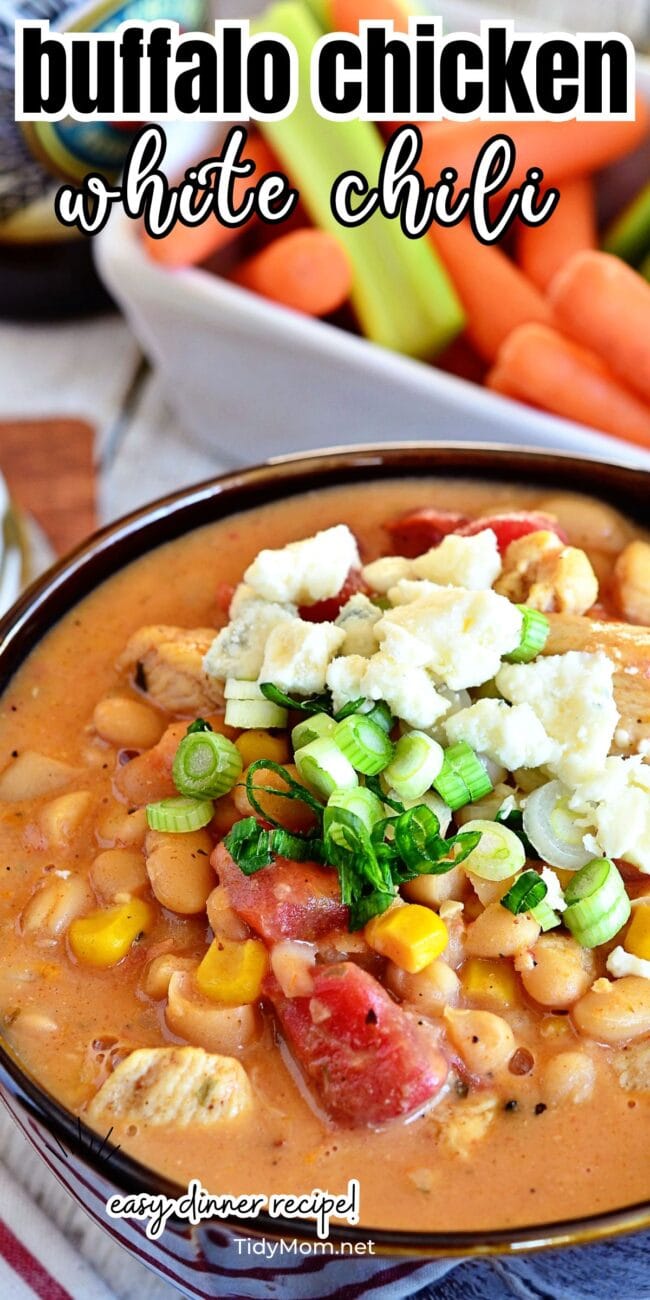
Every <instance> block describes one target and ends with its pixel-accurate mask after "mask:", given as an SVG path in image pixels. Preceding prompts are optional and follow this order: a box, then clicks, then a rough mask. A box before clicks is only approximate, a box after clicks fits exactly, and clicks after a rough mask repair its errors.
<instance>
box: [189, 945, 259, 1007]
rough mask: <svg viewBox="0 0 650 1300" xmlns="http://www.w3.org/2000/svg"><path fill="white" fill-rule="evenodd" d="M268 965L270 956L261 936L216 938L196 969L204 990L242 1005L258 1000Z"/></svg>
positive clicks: (225, 1001) (207, 994)
mask: <svg viewBox="0 0 650 1300" xmlns="http://www.w3.org/2000/svg"><path fill="white" fill-rule="evenodd" d="M268 968H269V957H268V953H267V951H266V948H265V947H264V944H263V943H260V941H259V939H245V940H244V941H243V942H238V941H237V940H234V939H222V938H219V939H215V940H214V942H213V943H211V944H210V947H209V948H208V951H207V952H206V954H205V957H204V958H203V961H202V962H201V964H200V966H199V968H198V970H197V972H196V983H197V987H198V988H199V989H200V991H201V993H203V994H204V995H205V997H206V998H212V1000H213V1001H214V1002H222V1003H223V1004H224V1005H225V1006H229V1007H241V1006H244V1005H245V1004H246V1003H248V1002H256V1001H257V999H258V998H259V997H261V993H262V981H263V979H264V976H265V975H266V972H267V970H268Z"/></svg>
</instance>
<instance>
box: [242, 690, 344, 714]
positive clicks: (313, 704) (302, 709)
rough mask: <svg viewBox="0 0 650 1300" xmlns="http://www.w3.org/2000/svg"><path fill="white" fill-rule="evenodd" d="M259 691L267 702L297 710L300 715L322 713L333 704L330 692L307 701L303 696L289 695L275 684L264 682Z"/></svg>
mask: <svg viewBox="0 0 650 1300" xmlns="http://www.w3.org/2000/svg"><path fill="white" fill-rule="evenodd" d="M259 689H260V693H261V695H262V696H263V697H264V699H265V700H270V701H271V703H272V704H278V705H279V706H280V707H281V708H283V709H295V710H297V712H298V713H321V712H322V710H323V709H326V708H328V707H329V705H330V703H331V700H330V696H329V692H324V693H323V694H321V695H313V696H311V697H310V698H309V699H307V698H304V697H302V696H295V695H288V694H287V692H286V691H283V690H281V688H280V687H279V686H274V685H273V682H262V683H261V684H260V688H259Z"/></svg>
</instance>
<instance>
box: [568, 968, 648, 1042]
mask: <svg viewBox="0 0 650 1300" xmlns="http://www.w3.org/2000/svg"><path fill="white" fill-rule="evenodd" d="M571 1014H572V1017H573V1022H574V1024H575V1026H576V1029H577V1030H578V1033H579V1034H582V1035H583V1036H584V1037H585V1038H594V1039H596V1041H597V1042H600V1043H624V1042H626V1041H627V1040H628V1039H631V1038H640V1037H641V1036H642V1035H643V1034H650V980H646V979H643V978H641V977H640V976H638V975H625V976H624V977H623V978H622V979H619V980H614V981H613V982H611V983H608V982H607V981H606V980H603V981H601V980H598V982H597V986H596V987H595V988H591V989H590V990H589V992H588V993H585V995H584V997H582V998H580V1001H579V1002H576V1004H575V1006H574V1008H573V1011H572V1013H571Z"/></svg>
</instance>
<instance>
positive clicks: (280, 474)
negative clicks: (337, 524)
mask: <svg viewBox="0 0 650 1300" xmlns="http://www.w3.org/2000/svg"><path fill="white" fill-rule="evenodd" d="M418 471H419V472H420V473H422V474H423V476H424V475H425V476H426V477H427V478H431V477H433V478H435V477H437V476H440V477H442V478H444V477H447V478H459V477H461V478H469V479H472V478H473V479H476V478H481V477H482V476H483V477H487V478H489V479H494V480H495V481H501V482H508V481H510V482H512V483H513V484H515V483H519V484H521V483H522V482H525V481H526V479H527V478H529V479H530V481H531V483H532V484H535V483H537V484H539V485H541V486H542V485H548V487H549V490H550V491H553V490H555V491H562V490H567V491H583V492H586V493H588V494H591V495H595V496H596V497H600V499H602V500H604V501H606V502H607V503H608V504H615V505H617V506H618V507H619V508H620V509H622V510H623V511H624V512H625V513H627V514H628V515H629V514H630V501H632V503H633V506H635V507H636V510H637V512H638V514H639V516H640V517H641V522H642V520H643V516H644V510H645V511H646V512H647V499H648V488H649V487H650V471H649V470H646V469H642V468H637V467H631V466H628V465H617V464H614V463H613V462H612V461H610V460H607V459H606V458H600V457H585V456H579V455H575V454H571V453H570V452H567V453H565V452H556V451H547V450H545V449H537V448H534V447H533V448H521V449H517V448H513V447H512V446H510V445H507V444H499V443H466V442H462V443H455V442H453V441H445V442H433V441H430V442H393V443H386V444H384V443H382V444H372V443H362V444H358V445H346V446H345V447H344V448H340V447H335V448H328V449H325V450H322V451H308V452H304V453H298V454H292V455H289V456H280V457H274V458H273V459H271V460H269V461H266V462H263V463H261V464H258V465H254V466H250V467H247V468H244V469H237V470H230V471H228V472H226V473H224V474H221V475H218V476H215V477H213V478H209V479H207V480H204V481H203V482H201V483H198V484H196V485H193V486H190V487H185V488H182V489H179V490H178V491H176V492H173V493H171V494H169V495H167V496H165V497H162V498H160V499H158V500H156V501H153V502H151V503H150V504H148V505H145V506H142V507H140V508H139V509H137V510H135V511H132V512H131V513H130V514H128V515H126V516H124V517H122V518H120V519H118V520H116V521H114V522H113V523H111V524H109V525H108V526H106V527H105V528H102V529H101V530H99V531H98V532H96V533H94V534H93V535H92V536H91V537H90V538H88V539H87V540H86V541H85V542H83V543H82V544H81V545H80V546H79V547H77V548H76V549H75V550H74V551H73V552H71V553H70V554H69V555H67V556H64V557H63V558H62V559H61V560H59V561H58V562H57V563H56V564H55V565H54V566H52V567H51V568H50V569H48V570H47V572H46V573H44V574H43V575H42V576H41V577H39V578H38V579H37V580H36V581H35V582H33V583H32V584H31V586H30V587H29V588H28V589H27V590H26V591H25V592H24V593H23V595H22V596H21V597H20V598H19V600H18V601H17V602H16V604H15V605H14V606H12V608H11V609H10V610H9V611H8V612H7V613H6V614H5V615H4V617H3V618H2V619H0V672H2V669H4V668H5V665H7V670H6V671H5V672H2V679H3V681H4V682H5V684H6V685H8V683H9V681H10V679H11V677H12V676H13V673H14V672H15V671H16V669H17V668H18V667H19V666H20V663H22V662H23V660H24V659H25V658H26V657H27V655H28V654H29V653H30V652H31V650H32V649H33V647H34V645H35V644H36V643H37V642H38V641H39V640H41V638H42V637H43V636H44V635H46V633H47V632H48V631H49V629H50V628H51V627H52V626H54V624H55V623H56V622H58V620H59V619H60V618H61V617H62V615H63V614H64V613H66V612H67V611H68V610H69V609H71V608H72V607H73V606H74V605H76V604H77V603H78V601H79V600H80V599H83V596H84V595H86V594H87V593H88V592H89V591H91V590H94V589H95V587H96V586H97V585H98V582H99V581H103V580H104V579H105V578H107V577H108V576H110V574H111V573H116V572H118V571H119V570H120V569H121V568H123V567H125V566H126V565H127V564H128V563H130V562H131V561H133V560H136V559H138V558H139V557H140V556H142V555H144V554H146V553H147V552H148V551H149V550H152V549H155V548H156V547H157V546H159V545H161V544H164V542H166V541H172V540H174V538H176V537H178V536H181V535H182V534H183V533H185V532H187V531H190V530H191V529H194V528H197V527H201V526H202V524H203V523H209V522H211V521H214V522H216V521H217V520H218V519H219V518H226V517H228V516H230V515H232V514H235V513H238V512H239V511H242V510H247V509H254V508H256V506H259V505H262V504H265V503H266V502H271V501H273V500H277V499H278V496H279V494H280V492H282V493H283V494H284V495H288V496H296V495H301V494H302V493H304V492H306V491H311V490H319V489H322V488H324V487H329V486H336V485H341V484H345V483H347V484H348V485H350V484H351V483H352V484H353V483H354V482H355V481H361V482H365V481H368V480H369V479H372V480H381V479H385V480H390V479H396V478H404V477H408V478H413V477H417V474H418ZM632 513H634V509H633V510H632ZM143 542H144V545H143V544H142V543H143ZM116 560H117V562H116ZM0 1088H2V1089H3V1090H5V1091H6V1092H8V1093H9V1094H10V1095H11V1096H12V1097H14V1098H15V1099H16V1100H17V1101H18V1102H20V1103H21V1105H22V1106H23V1107H24V1108H25V1110H26V1111H27V1112H28V1113H29V1114H30V1115H31V1116H32V1118H34V1119H36V1120H37V1121H38V1122H39V1123H41V1124H42V1125H43V1126H44V1127H45V1128H46V1130H47V1131H48V1133H49V1134H50V1135H51V1136H52V1137H53V1138H54V1140H55V1141H56V1142H57V1144H62V1145H63V1146H64V1148H65V1147H66V1146H67V1148H69V1149H70V1151H72V1152H73V1153H74V1154H75V1155H76V1156H77V1157H78V1158H79V1159H80V1160H81V1161H82V1162H83V1164H84V1165H85V1166H86V1167H88V1168H90V1169H91V1170H92V1171H93V1172H94V1173H96V1174H99V1175H100V1176H101V1177H103V1178H104V1179H107V1180H110V1182H111V1183H112V1184H113V1185H114V1188H115V1190H119V1191H123V1192H127V1193H134V1192H139V1191H144V1192H150V1193H154V1194H162V1195H165V1196H169V1197H173V1198H176V1197H177V1196H179V1195H180V1194H181V1193H182V1191H183V1190H184V1189H183V1188H182V1187H181V1186H180V1185H179V1184H176V1183H174V1182H173V1181H172V1180H171V1179H168V1178H167V1177H165V1176H164V1175H162V1174H159V1173H157V1172H156V1171H155V1170H152V1169H150V1168H148V1167H147V1166H145V1165H143V1164H141V1163H140V1162H139V1161H137V1160H135V1159H134V1158H133V1157H131V1156H128V1155H126V1154H125V1152H123V1151H121V1150H119V1149H118V1148H114V1147H113V1146H112V1144H111V1143H110V1142H109V1143H105V1144H104V1145H103V1148H102V1149H98V1145H97V1134H96V1132H95V1131H94V1130H92V1129H90V1128H89V1127H88V1126H87V1125H86V1124H85V1123H84V1122H83V1121H82V1120H81V1119H79V1117H78V1116H76V1115H74V1114H73V1113H72V1112H71V1111H69V1110H67V1109H66V1108H65V1107H64V1106H63V1105H62V1103H61V1102H59V1101H57V1099H56V1098H55V1097H53V1096H52V1095H51V1094H50V1093H49V1092H48V1091H47V1089H46V1088H44V1087H43V1086H42V1085H41V1084H40V1083H38V1081H37V1080H36V1078H35V1077H34V1076H33V1075H31V1074H30V1072H29V1071H28V1070H26V1069H25V1067H24V1066H23V1065H22V1064H21V1063H20V1061H19V1059H18V1057H17V1055H16V1053H15V1052H13V1050H12V1049H11V1047H10V1046H9V1045H8V1044H7V1043H5V1042H3V1041H1V1040H0ZM211 1224H213V1225H215V1226H217V1225H218V1226H220V1227H222V1228H229V1229H231V1230H235V1231H236V1232H238V1233H239V1235H243V1234H245V1235H247V1236H250V1237H257V1238H260V1237H264V1238H266V1239H268V1240H271V1241H273V1240H280V1239H283V1238H287V1237H290V1238H292V1239H294V1238H295V1239H296V1240H298V1241H314V1240H315V1239H316V1227H315V1224H314V1223H313V1222H311V1221H309V1220H306V1219H300V1220H298V1219H296V1220H293V1219H292V1220H283V1219H272V1218H270V1217H269V1216H268V1215H266V1214H261V1215H259V1217H258V1218H257V1219H256V1220H255V1221H251V1220H248V1219H241V1218H238V1217H236V1216H232V1217H229V1218H224V1219H221V1218H219V1219H213V1220H211V1219H206V1220H203V1221H202V1224H201V1226H202V1227H203V1228H205V1227H209V1226H210V1225H211ZM170 1225H171V1226H175V1227H176V1228H177V1229H178V1228H181V1229H183V1230H184V1229H185V1228H186V1226H187V1225H186V1224H185V1223H184V1222H183V1221H179V1220H176V1221H175V1220H174V1219H173V1218H172V1219H171V1220H170ZM649 1226H650V1199H649V1200H647V1201H642V1202H638V1203H636V1204H634V1205H628V1206H623V1207H619V1208H615V1209H611V1210H608V1211H605V1212H599V1213H596V1214H592V1215H585V1216H580V1217H578V1218H570V1219H559V1220H554V1221H552V1222H549V1223H542V1224H536V1223H531V1224H526V1225H523V1226H521V1227H518V1228H507V1227H506V1228H493V1229H477V1230H463V1231H455V1232H452V1231H443V1232H436V1231H417V1232H415V1231H406V1230H403V1229H394V1228H373V1227H372V1226H371V1225H367V1226H366V1225H364V1226H363V1227H351V1226H348V1225H344V1224H333V1225H332V1227H331V1232H330V1237H329V1240H330V1241H331V1242H332V1243H334V1244H335V1245H336V1244H337V1243H340V1242H346V1243H347V1242H349V1243H353V1244H357V1243H366V1242H368V1241H372V1242H373V1243H374V1246H375V1252H376V1254H377V1255H378V1256H398V1255H401V1256H409V1257H412V1258H416V1257H420V1258H422V1257H430V1258H435V1257H441V1256H466V1257H469V1256H478V1255H491V1254H504V1253H517V1254H520V1253H522V1252H526V1251H535V1250H541V1249H546V1248H552V1247H558V1246H566V1245H576V1244H579V1243H583V1242H588V1241H594V1240H598V1239H600V1238H603V1237H608V1236H614V1235H620V1234H623V1233H628V1232H635V1231H639V1230H640V1229H642V1228H646V1227H649Z"/></svg>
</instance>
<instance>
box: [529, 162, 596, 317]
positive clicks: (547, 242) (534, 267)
mask: <svg viewBox="0 0 650 1300" xmlns="http://www.w3.org/2000/svg"><path fill="white" fill-rule="evenodd" d="M597 245H598V240H597V231H596V208H595V203H594V187H593V181H592V180H591V177H590V176H578V177H576V179H575V180H567V181H565V182H564V183H563V185H562V187H561V191H560V201H559V203H558V205H557V207H556V209H555V211H554V213H553V215H552V217H550V218H549V220H548V221H546V222H545V223H544V225H543V226H524V225H523V224H522V225H521V226H520V228H519V232H518V235H517V261H518V263H519V265H520V267H521V269H522V271H523V272H524V275H527V276H528V279H529V280H532V282H533V284H535V285H537V288H538V289H540V290H541V291H542V293H544V292H545V291H546V289H547V288H548V286H549V284H550V282H551V280H552V279H553V276H554V275H555V274H556V272H557V271H559V270H560V269H561V267H563V266H564V265H565V263H566V262H568V261H569V258H570V257H572V256H573V254H574V253H581V252H583V251H584V250H585V249H586V248H596V247H597Z"/></svg>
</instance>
